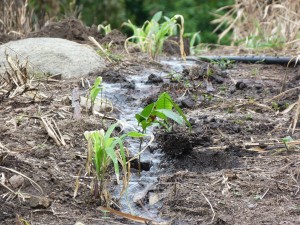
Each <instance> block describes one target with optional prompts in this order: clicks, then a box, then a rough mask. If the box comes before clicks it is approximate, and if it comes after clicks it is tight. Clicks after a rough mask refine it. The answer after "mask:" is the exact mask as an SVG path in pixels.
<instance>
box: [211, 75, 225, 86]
mask: <svg viewBox="0 0 300 225" xmlns="http://www.w3.org/2000/svg"><path fill="white" fill-rule="evenodd" d="M211 78H212V80H214V81H216V82H217V83H218V84H223V83H224V81H225V80H224V78H223V77H221V76H218V75H212V76H211Z"/></svg>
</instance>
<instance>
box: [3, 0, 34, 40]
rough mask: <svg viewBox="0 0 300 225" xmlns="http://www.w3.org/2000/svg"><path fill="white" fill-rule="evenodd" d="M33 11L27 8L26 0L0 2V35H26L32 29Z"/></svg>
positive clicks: (4, 0)
mask: <svg viewBox="0 0 300 225" xmlns="http://www.w3.org/2000/svg"><path fill="white" fill-rule="evenodd" d="M32 14H33V11H32V10H30V9H29V7H28V0H1V1H0V33H1V34H9V33H13V34H16V35H17V36H20V35H26V34H28V33H29V32H31V31H32V30H33V29H32V27H33V26H32V20H31V18H32Z"/></svg>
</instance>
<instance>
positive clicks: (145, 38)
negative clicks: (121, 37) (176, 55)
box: [123, 12, 186, 60]
mask: <svg viewBox="0 0 300 225" xmlns="http://www.w3.org/2000/svg"><path fill="white" fill-rule="evenodd" d="M161 18H162V12H157V13H156V14H155V15H154V16H153V17H152V19H151V20H150V21H146V22H144V24H143V26H142V27H137V26H136V25H134V24H133V23H132V22H131V21H130V20H128V22H127V23H126V22H125V23H124V24H123V25H125V26H127V27H129V28H131V29H132V30H133V36H131V37H129V38H127V40H126V41H125V49H126V51H127V53H128V48H127V45H128V42H129V41H133V42H136V43H137V45H138V47H139V48H140V49H141V51H143V52H148V53H149V55H150V57H151V58H152V59H154V60H155V59H156V58H157V55H158V54H160V53H161V52H162V48H163V44H164V41H165V40H166V39H167V38H168V37H170V36H173V35H176V34H177V29H178V28H179V38H180V41H179V42H180V43H179V44H180V52H181V56H182V58H184V59H185V57H186V55H185V52H184V44H183V34H184V18H183V16H182V15H175V16H173V17H172V18H171V19H170V18H168V17H164V19H165V22H163V23H161V24H160V23H159V21H160V20H161ZM177 20H180V23H178V22H177Z"/></svg>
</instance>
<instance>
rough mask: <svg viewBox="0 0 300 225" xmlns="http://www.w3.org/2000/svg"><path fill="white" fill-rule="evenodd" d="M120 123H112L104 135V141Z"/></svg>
mask: <svg viewBox="0 0 300 225" xmlns="http://www.w3.org/2000/svg"><path fill="white" fill-rule="evenodd" d="M117 125H118V123H114V124H112V125H110V127H109V128H108V129H107V131H106V133H105V136H104V141H106V140H108V138H109V137H110V135H111V134H112V132H113V131H114V129H115V128H116V126H117Z"/></svg>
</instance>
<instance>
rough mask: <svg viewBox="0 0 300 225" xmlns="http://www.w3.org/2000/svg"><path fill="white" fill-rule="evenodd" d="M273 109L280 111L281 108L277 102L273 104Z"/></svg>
mask: <svg viewBox="0 0 300 225" xmlns="http://www.w3.org/2000/svg"><path fill="white" fill-rule="evenodd" d="M271 104H272V109H274V110H276V111H279V110H280V106H279V105H278V103H277V102H272V103H271Z"/></svg>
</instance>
